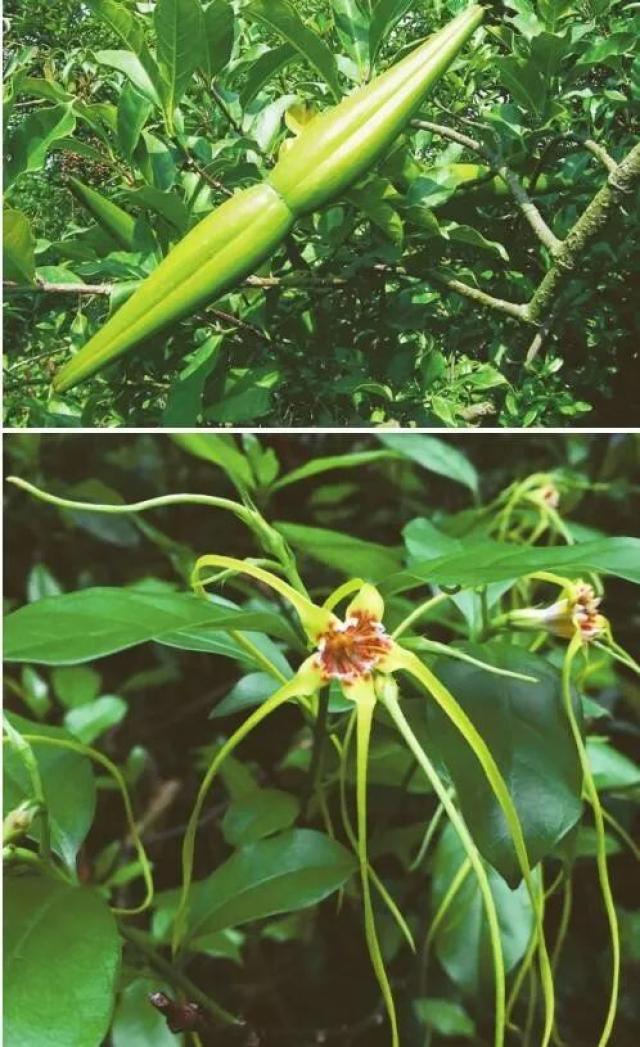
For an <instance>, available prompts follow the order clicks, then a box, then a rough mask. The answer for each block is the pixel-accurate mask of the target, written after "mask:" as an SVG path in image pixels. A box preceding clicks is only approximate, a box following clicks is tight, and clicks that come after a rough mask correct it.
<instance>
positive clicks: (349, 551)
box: [275, 523, 399, 582]
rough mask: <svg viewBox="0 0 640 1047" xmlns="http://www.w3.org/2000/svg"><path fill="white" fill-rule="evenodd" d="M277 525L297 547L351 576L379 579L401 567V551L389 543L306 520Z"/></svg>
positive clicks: (369, 579)
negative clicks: (317, 525) (381, 542)
mask: <svg viewBox="0 0 640 1047" xmlns="http://www.w3.org/2000/svg"><path fill="white" fill-rule="evenodd" d="M275 527H276V529H277V530H278V531H280V533H281V534H282V535H284V537H285V538H286V540H287V541H288V542H289V543H290V544H291V545H292V546H293V547H294V549H300V550H301V551H302V552H304V553H306V554H307V556H310V557H312V559H314V560H319V561H320V563H324V564H327V565H328V566H329V567H334V568H335V569H336V570H338V571H342V572H343V573H344V574H347V575H349V576H350V577H352V576H354V575H360V576H362V577H363V578H365V579H366V580H368V581H373V582H375V581H377V580H378V579H380V578H384V577H385V576H386V575H388V574H390V573H392V572H393V571H395V570H397V568H398V564H399V554H398V552H397V551H396V550H395V549H391V548H389V547H388V546H386V545H378V543H377V542H367V541H364V540H363V539H362V538H353V537H352V536H351V535H350V534H343V533H342V532H340V531H328V530H325V529H324V528H322V527H307V526H305V525H304V524H294V523H276V524H275Z"/></svg>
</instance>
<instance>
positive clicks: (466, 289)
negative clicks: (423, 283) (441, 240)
mask: <svg viewBox="0 0 640 1047" xmlns="http://www.w3.org/2000/svg"><path fill="white" fill-rule="evenodd" d="M426 276H427V279H428V280H434V281H435V282H436V283H438V284H442V286H443V287H447V288H448V289H449V290H450V291H455V292H456V294H461V295H464V297H465V298H470V299H471V301H472V302H476V303H477V304H478V305H486V306H488V308H489V309H495V310H496V311H497V312H499V313H505V314H506V315H507V316H513V317H514V318H515V319H516V320H521V321H522V322H523V323H527V322H529V318H528V316H527V306H526V305H518V304H517V302H507V301H506V300H505V299H504V298H496V297H494V295H491V294H487V293H486V291H481V290H480V289H479V288H477V287H472V286H471V284H465V283H464V282H463V281H462V280H458V279H456V278H455V277H453V276H447V275H446V273H443V272H440V271H438V270H432V269H429V270H428V272H427V274H426Z"/></svg>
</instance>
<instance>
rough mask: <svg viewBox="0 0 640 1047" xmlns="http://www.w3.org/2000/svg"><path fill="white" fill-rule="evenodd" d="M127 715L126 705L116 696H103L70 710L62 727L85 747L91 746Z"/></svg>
mask: <svg viewBox="0 0 640 1047" xmlns="http://www.w3.org/2000/svg"><path fill="white" fill-rule="evenodd" d="M126 715H127V703H126V702H125V701H124V700H123V699H122V698H119V697H118V695H116V694H103V695H102V697H100V698H96V700H95V701H94V702H89V703H88V704H87V705H78V706H77V707H76V708H75V709H70V710H69V712H68V713H67V715H66V716H65V718H64V725H65V727H66V728H67V730H68V731H70V732H71V734H72V735H73V736H74V737H75V738H78V739H79V740H80V741H81V742H84V744H85V745H93V743H94V742H95V740H96V738H99V737H100V735H101V734H104V733H105V731H108V730H110V729H111V728H112V727H116V726H117V725H118V724H119V723H121V721H122V720H124V718H125V716H126Z"/></svg>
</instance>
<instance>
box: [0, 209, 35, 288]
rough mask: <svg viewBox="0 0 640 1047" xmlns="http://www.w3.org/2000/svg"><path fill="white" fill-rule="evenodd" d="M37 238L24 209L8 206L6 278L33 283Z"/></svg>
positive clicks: (4, 245) (4, 253) (4, 239)
mask: <svg viewBox="0 0 640 1047" xmlns="http://www.w3.org/2000/svg"><path fill="white" fill-rule="evenodd" d="M34 248H35V240H34V237H33V233H32V232H31V225H30V223H29V219H28V218H27V216H26V215H25V214H23V213H22V211H14V210H13V209H12V208H9V207H8V208H6V209H5V212H4V231H3V236H2V258H3V265H4V276H5V279H6V280H15V281H16V282H17V283H21V284H23V283H24V284H32V283H33V280H34V277H35V272H36V268H35V258H34Z"/></svg>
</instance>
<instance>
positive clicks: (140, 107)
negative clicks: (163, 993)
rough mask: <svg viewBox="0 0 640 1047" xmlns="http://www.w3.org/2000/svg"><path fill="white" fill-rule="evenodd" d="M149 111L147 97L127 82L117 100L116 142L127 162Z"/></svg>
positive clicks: (150, 104) (150, 106)
mask: <svg viewBox="0 0 640 1047" xmlns="http://www.w3.org/2000/svg"><path fill="white" fill-rule="evenodd" d="M151 110H152V103H151V102H150V101H149V99H148V97H145V95H144V94H142V92H141V91H139V90H138V89H137V88H136V87H134V85H133V84H132V83H131V82H127V83H126V84H125V85H124V87H123V88H122V91H121V92H120V97H119V99H118V142H119V144H120V148H121V149H122V152H123V154H124V156H125V157H126V158H127V160H130V159H131V157H132V156H133V153H134V151H135V149H136V146H137V145H138V142H139V141H140V134H141V132H142V128H143V127H144V125H145V124H146V122H147V119H148V117H149V115H150V114H151Z"/></svg>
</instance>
